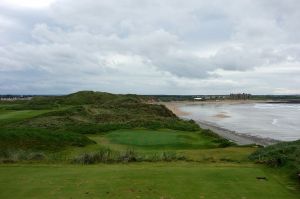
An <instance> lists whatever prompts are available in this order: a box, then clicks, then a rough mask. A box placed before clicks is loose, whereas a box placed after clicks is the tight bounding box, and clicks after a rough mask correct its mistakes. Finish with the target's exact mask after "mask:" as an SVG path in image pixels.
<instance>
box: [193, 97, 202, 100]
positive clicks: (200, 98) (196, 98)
mask: <svg viewBox="0 0 300 199" xmlns="http://www.w3.org/2000/svg"><path fill="white" fill-rule="evenodd" d="M194 100H197V101H198V100H203V98H202V97H195V98H194Z"/></svg>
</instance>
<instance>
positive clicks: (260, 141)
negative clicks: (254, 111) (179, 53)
mask: <svg viewBox="0 0 300 199" xmlns="http://www.w3.org/2000/svg"><path fill="white" fill-rule="evenodd" d="M266 102H270V101H261V100H260V101H259V100H223V101H204V102H203V101H201V102H190V101H182V102H161V103H160V104H163V105H165V106H166V107H167V108H168V109H170V110H171V111H172V112H173V113H174V114H176V115H177V116H178V117H181V118H183V117H184V116H186V115H189V113H187V112H184V111H182V110H180V109H179V107H180V106H183V105H200V104H245V103H266ZM214 117H218V118H226V117H230V115H227V114H226V113H225V112H222V113H219V114H217V115H214ZM196 122H197V123H198V124H199V125H200V127H201V128H203V129H210V130H212V131H213V132H215V133H216V134H218V135H220V136H221V137H223V138H225V139H228V140H230V141H232V142H235V143H236V144H238V145H249V144H257V145H261V146H268V145H271V144H275V143H278V142H279V141H278V140H273V139H269V138H261V137H256V136H251V135H247V134H241V133H239V132H235V131H231V130H228V129H225V128H222V127H219V126H217V125H215V124H211V123H208V122H206V121H196Z"/></svg>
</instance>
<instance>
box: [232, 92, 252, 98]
mask: <svg viewBox="0 0 300 199" xmlns="http://www.w3.org/2000/svg"><path fill="white" fill-rule="evenodd" d="M250 97H251V94H248V93H237V94H233V93H231V94H230V95H229V98H230V99H233V100H247V99H250Z"/></svg>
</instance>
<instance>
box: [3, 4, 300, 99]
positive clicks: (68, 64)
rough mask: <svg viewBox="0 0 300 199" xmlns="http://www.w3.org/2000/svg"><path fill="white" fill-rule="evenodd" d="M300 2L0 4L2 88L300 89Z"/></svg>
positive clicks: (62, 90)
mask: <svg viewBox="0 0 300 199" xmlns="http://www.w3.org/2000/svg"><path fill="white" fill-rule="evenodd" d="M299 10H300V2H299V1H298V0H286V1H284V2H283V1H280V0H243V1H240V0H231V1H229V2H226V3H225V2H224V1H221V0H210V1H197V0H188V1H180V0H165V1H158V0H152V1H146V0H124V1H117V0H102V1H96V0H79V1H71V0H56V1H55V0H54V1H53V0H52V1H51V2H50V1H49V3H48V4H47V5H45V6H43V7H40V6H39V7H36V6H32V7H30V6H22V5H19V6H18V4H13V5H12V4H8V3H7V2H5V1H4V2H3V3H0V94H6V93H23V94H27V93H28V94H29V93H34V94H63V93H69V92H73V91H77V90H99V91H108V92H114V93H139V94H227V93H230V92H251V93H254V94H300V88H299V85H300V65H299V63H300V35H299V34H298V32H299V31H300V23H299V18H300V12H299Z"/></svg>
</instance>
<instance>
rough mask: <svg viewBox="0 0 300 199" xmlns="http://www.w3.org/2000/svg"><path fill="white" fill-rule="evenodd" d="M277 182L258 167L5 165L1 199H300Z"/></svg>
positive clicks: (0, 168)
mask: <svg viewBox="0 0 300 199" xmlns="http://www.w3.org/2000/svg"><path fill="white" fill-rule="evenodd" d="M258 176H261V177H266V178H267V180H258V179H256V177H258ZM277 177H278V175H277V174H276V173H273V172H271V171H269V170H267V169H264V168H261V167H257V166H254V165H243V166H239V165H231V164H225V165H224V164H209V165H206V164H195V163H183V162H182V163H180V162H178V163H172V164H170V163H134V164H129V165H122V164H121V165H120V164H117V165H96V166H71V165H63V166H58V165H52V166H51V165H36V166H34V165H32V166H29V165H26V166H22V165H15V166H10V165H6V166H5V165H2V166H0V185H1V186H0V198H15V199H18V198H22V199H24V198H45V199H48V198H49V199H50V198H53V199H54V198H55V199H56V198H114V199H115V198H125V199H126V198H130V199H131V198H151V199H152V198H168V199H169V198H184V199H189V198H191V199H194V198H210V199H214V198H215V199H219V198H229V199H230V198H232V199H236V198H255V199H266V198H272V199H285V198H289V199H293V198H295V199H296V198H299V192H297V191H295V190H294V191H293V190H291V189H289V187H287V186H286V185H284V182H286V181H285V180H286V179H283V178H280V180H281V181H278V179H277Z"/></svg>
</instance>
